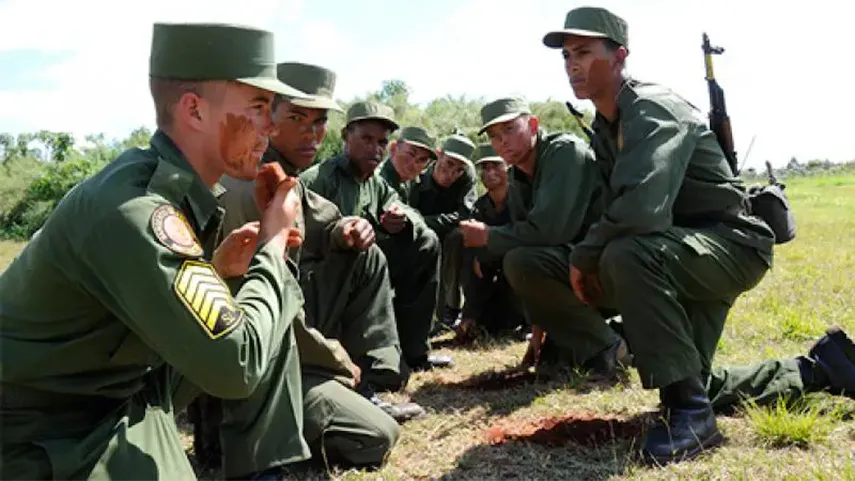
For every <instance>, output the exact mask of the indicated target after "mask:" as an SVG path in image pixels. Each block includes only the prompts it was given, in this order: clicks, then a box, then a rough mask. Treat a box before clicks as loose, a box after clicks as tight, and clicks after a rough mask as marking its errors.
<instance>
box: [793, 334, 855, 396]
mask: <svg viewBox="0 0 855 481" xmlns="http://www.w3.org/2000/svg"><path fill="white" fill-rule="evenodd" d="M825 332H826V333H825V335H824V336H822V337H821V338H820V339H819V340H818V341H816V343H814V345H813V347H811V349H810V351H809V352H808V358H807V359H805V358H800V359H799V361H800V364H801V365H802V366H805V365H806V364H812V366H811V369H809V370H806V369H802V379H803V380H804V381H805V387H806V388H807V389H808V390H810V391H828V392H830V393H832V394H840V395H843V396H848V397H850V398H852V399H855V344H853V343H852V340H851V339H849V337H848V336H847V335H846V333H845V332H843V330H842V329H841V328H839V327H837V326H833V327H830V328H828V330H826V331H825Z"/></svg>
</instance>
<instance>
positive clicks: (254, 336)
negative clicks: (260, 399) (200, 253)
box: [79, 197, 303, 399]
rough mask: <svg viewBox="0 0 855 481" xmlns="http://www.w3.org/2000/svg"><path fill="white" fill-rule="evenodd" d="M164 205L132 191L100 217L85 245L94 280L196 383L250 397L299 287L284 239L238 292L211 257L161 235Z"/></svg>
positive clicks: (101, 294)
mask: <svg viewBox="0 0 855 481" xmlns="http://www.w3.org/2000/svg"><path fill="white" fill-rule="evenodd" d="M163 206H167V204H166V201H164V200H162V199H160V198H155V197H142V198H136V199H133V200H131V201H129V202H127V203H125V204H124V205H122V206H121V207H120V208H119V209H118V210H116V211H114V212H113V213H112V214H110V215H108V216H106V218H104V219H102V220H100V221H99V222H97V223H96V224H95V227H94V229H93V230H92V232H91V233H90V235H89V236H88V238H87V241H86V243H85V245H84V247H83V248H81V249H80V250H81V251H82V252H79V255H80V257H81V258H82V260H83V261H84V262H85V263H86V264H87V265H88V266H89V268H90V270H91V279H90V281H89V288H90V289H91V290H92V291H93V294H94V295H95V296H96V297H98V298H99V299H100V300H101V301H102V303H103V304H104V305H105V306H107V307H108V308H109V309H110V311H112V312H113V314H114V315H116V316H117V317H118V318H119V319H120V320H122V321H123V322H124V323H126V324H127V325H128V327H129V328H130V329H131V330H132V331H133V332H134V333H135V334H136V335H137V336H139V337H140V339H142V340H143V341H144V342H145V343H146V344H147V345H148V346H149V347H150V348H151V349H152V350H154V351H155V352H156V353H157V354H158V355H159V356H160V357H161V358H162V359H163V360H164V361H165V362H166V363H167V364H169V365H171V366H173V367H174V368H175V369H176V370H177V371H178V372H180V373H181V374H182V375H184V376H185V377H187V379H188V380H189V381H190V382H192V383H193V384H195V385H197V386H198V387H199V388H200V389H202V390H203V391H205V392H207V393H209V394H211V395H213V396H216V397H220V398H224V399H240V398H246V397H248V396H249V395H250V394H251V393H252V392H253V391H254V389H255V387H256V386H257V385H258V383H259V381H260V380H261V379H262V377H263V376H264V373H265V372H266V371H267V369H268V367H269V366H270V361H271V359H272V358H274V357H275V356H277V355H279V352H280V351H281V350H283V349H290V348H291V343H292V342H293V340H291V341H289V340H288V337H287V336H289V335H290V327H291V323H292V320H293V319H294V318H295V317H296V316H297V314H298V312H299V310H300V309H301V308H302V302H303V298H302V293H301V292H300V287H299V285H298V284H297V281H296V279H295V278H294V276H293V274H292V273H291V271H290V270H289V269H288V267H287V265H286V261H285V258H284V256H283V255H282V251H281V247H280V248H277V247H276V246H274V245H272V244H270V243H268V244H265V245H263V246H261V247H260V248H259V250H258V252H257V253H256V255H255V257H254V258H253V259H252V262H251V263H250V266H249V270H248V272H247V274H246V275H245V277H244V281H243V283H242V284H241V286H240V289H239V291H238V292H237V294H236V295H235V296H232V294H231V293H230V292H229V290H228V289H227V288H226V286H225V285H224V284H223V281H222V280H221V279H220V278H219V276H218V275H217V274H216V271H214V269H213V267H212V266H211V264H210V263H209V262H207V261H206V260H204V259H201V258H199V257H193V256H188V255H186V254H180V253H178V252H176V251H175V250H173V249H170V248H167V247H166V246H165V244H164V243H162V242H161V241H160V240H158V237H157V236H156V235H155V234H154V230H153V228H152V225H153V222H152V216H153V213H154V211H155V209H157V208H158V207H161V208H162V207H163ZM178 239H179V241H180V240H181V237H180V236H179V237H178ZM185 240H186V239H185Z"/></svg>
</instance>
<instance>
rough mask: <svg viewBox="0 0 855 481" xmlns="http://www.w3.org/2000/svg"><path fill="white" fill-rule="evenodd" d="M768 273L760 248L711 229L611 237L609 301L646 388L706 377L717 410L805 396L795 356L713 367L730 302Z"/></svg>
mask: <svg viewBox="0 0 855 481" xmlns="http://www.w3.org/2000/svg"><path fill="white" fill-rule="evenodd" d="M767 270H768V265H767V264H766V262H765V261H764V260H763V259H762V258H761V257H760V255H759V254H758V253H757V252H756V250H755V249H753V248H750V247H746V246H743V245H740V244H737V243H735V242H733V241H730V240H728V239H726V238H724V237H722V236H720V235H718V234H716V233H714V232H711V231H709V230H703V229H686V228H678V227H673V228H670V229H668V230H667V231H666V232H664V233H661V234H650V235H645V236H631V237H625V238H621V239H616V240H614V241H612V242H610V243H609V244H608V245H607V246H606V249H605V250H604V252H603V254H602V257H601V259H600V281H601V283H602V288H603V292H604V299H605V300H606V302H607V303H608V304H611V305H612V306H613V307H615V308H617V309H618V311H620V313H621V317H622V319H623V323H624V330H625V333H626V336H627V342H628V344H629V347H630V350H631V351H632V353H633V355H634V357H635V360H634V364H635V366H636V367H637V368H638V371H639V375H640V378H641V382H642V385H643V386H644V387H645V388H661V387H664V386H667V385H669V384H671V383H673V382H676V381H679V380H681V379H685V378H687V377H689V376H697V375H701V376H703V377H704V378H705V379H706V380H707V388H708V392H709V397H710V399H711V401H712V403H713V407H714V408H715V409H716V410H717V411H726V410H729V409H730V408H732V407H733V405H734V404H735V403H737V402H738V401H740V400H742V399H752V400H754V401H755V402H758V403H760V404H767V403H769V402H774V401H775V400H776V399H777V398H778V396H791V395H800V394H802V393H804V392H805V386H804V381H803V378H802V377H803V376H802V373H801V372H800V367H799V363H798V361H797V360H796V359H786V360H771V361H765V362H761V363H758V364H756V365H752V366H742V367H730V368H727V367H725V368H713V367H712V361H713V357H714V354H715V350H716V347H717V345H718V342H719V339H720V337H721V333H722V330H723V328H724V323H725V320H726V318H727V314H728V312H729V310H730V308H731V306H732V305H733V303H734V302H735V301H736V299H737V297H738V296H739V295H741V294H742V293H743V292H746V291H748V290H749V289H751V288H753V287H754V286H756V285H757V284H758V283H759V282H760V281H761V280H762V278H763V277H764V275H765V273H766V272H767Z"/></svg>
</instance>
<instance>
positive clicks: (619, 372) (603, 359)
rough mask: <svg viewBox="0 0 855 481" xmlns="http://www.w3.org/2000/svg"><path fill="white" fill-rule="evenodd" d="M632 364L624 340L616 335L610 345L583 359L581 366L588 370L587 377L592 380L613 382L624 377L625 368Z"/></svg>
mask: <svg viewBox="0 0 855 481" xmlns="http://www.w3.org/2000/svg"><path fill="white" fill-rule="evenodd" d="M631 365H632V355H631V354H630V353H629V347H628V346H627V344H626V341H624V339H623V338H622V337H620V336H616V339H615V341H614V342H613V343H612V345H611V346H609V347H607V348H605V349H603V350H602V351H600V352H599V353H598V354H597V355H595V356H594V357H592V358H591V359H588V360H587V361H585V364H584V365H583V367H584V368H585V369H587V370H588V372H589V375H588V379H589V380H590V381H593V382H598V381H605V382H615V381H619V380H620V379H621V378H623V377H625V375H626V369H627V368H628V367H629V366H631Z"/></svg>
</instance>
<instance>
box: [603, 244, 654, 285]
mask: <svg viewBox="0 0 855 481" xmlns="http://www.w3.org/2000/svg"><path fill="white" fill-rule="evenodd" d="M648 254H649V253H648V252H647V247H646V246H645V244H643V243H642V242H640V241H639V238H638V237H637V236H627V237H621V238H618V239H615V240H613V241H611V242H609V243H608V244H607V245H606V248H605V249H603V253H602V255H601V256H600V266H599V268H600V276H601V278H602V279H601V280H603V281H609V282H610V283H611V284H612V286H613V287H615V288H619V287H620V285H619V284H620V283H619V282H618V281H619V280H620V279H631V278H632V277H633V275H634V274H636V273H638V272H640V271H644V270H648V269H650V262H649V260H650V256H649V255H648Z"/></svg>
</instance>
